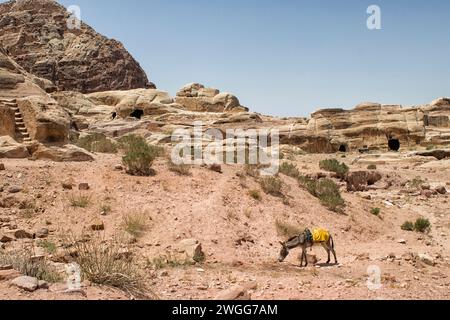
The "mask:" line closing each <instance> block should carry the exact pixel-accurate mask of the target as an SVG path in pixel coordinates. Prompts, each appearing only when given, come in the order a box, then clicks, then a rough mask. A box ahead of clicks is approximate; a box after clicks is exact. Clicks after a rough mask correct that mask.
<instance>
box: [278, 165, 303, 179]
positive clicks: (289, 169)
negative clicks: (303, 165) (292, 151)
mask: <svg viewBox="0 0 450 320" xmlns="http://www.w3.org/2000/svg"><path fill="white" fill-rule="evenodd" d="M279 171H280V173H282V174H284V175H286V176H288V177H292V178H298V177H299V176H300V172H299V171H298V169H297V166H296V165H295V164H292V163H289V162H283V163H282V164H281V165H280V169H279Z"/></svg>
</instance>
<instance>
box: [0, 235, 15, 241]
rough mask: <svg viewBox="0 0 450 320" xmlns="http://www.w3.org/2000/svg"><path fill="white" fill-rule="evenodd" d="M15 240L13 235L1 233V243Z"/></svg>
mask: <svg viewBox="0 0 450 320" xmlns="http://www.w3.org/2000/svg"><path fill="white" fill-rule="evenodd" d="M13 240H14V239H13V238H12V237H11V236H9V235H7V234H3V233H0V242H1V243H8V242H11V241H13Z"/></svg>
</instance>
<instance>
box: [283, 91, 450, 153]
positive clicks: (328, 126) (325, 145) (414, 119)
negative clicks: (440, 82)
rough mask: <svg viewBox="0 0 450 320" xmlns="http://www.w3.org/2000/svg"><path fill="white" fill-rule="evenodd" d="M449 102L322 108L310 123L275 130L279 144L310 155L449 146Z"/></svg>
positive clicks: (444, 99) (442, 100) (293, 124)
mask: <svg viewBox="0 0 450 320" xmlns="http://www.w3.org/2000/svg"><path fill="white" fill-rule="evenodd" d="M449 119H450V103H449V99H446V98H443V99H438V100H436V101H434V102H432V103H431V104H429V105H426V106H417V107H409V108H403V107H402V106H400V105H380V104H376V103H363V104H360V105H358V106H356V108H355V109H352V110H343V109H324V110H319V111H317V112H315V113H314V114H312V117H311V119H310V120H307V121H302V122H299V123H291V124H289V125H283V126H279V127H277V129H279V130H280V139H281V141H282V143H286V144H294V145H299V146H300V147H302V148H303V149H304V150H306V151H309V152H337V151H344V152H345V151H350V150H357V149H358V148H362V147H364V146H369V147H370V148H375V149H389V150H394V151H397V150H399V149H400V148H403V147H405V146H406V147H415V146H426V145H429V144H440V145H445V144H450V120H449Z"/></svg>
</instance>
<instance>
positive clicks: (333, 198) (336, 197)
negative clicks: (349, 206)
mask: <svg viewBox="0 0 450 320" xmlns="http://www.w3.org/2000/svg"><path fill="white" fill-rule="evenodd" d="M298 182H299V184H300V185H301V186H302V187H304V188H305V189H306V190H308V192H309V193H310V194H311V195H313V196H314V197H316V198H318V199H319V200H320V202H321V203H322V205H323V206H325V207H327V208H328V209H330V210H332V211H335V212H342V209H343V207H344V206H345V201H344V199H343V198H342V196H341V192H340V191H339V186H338V185H337V184H336V183H335V182H334V181H333V180H330V179H321V180H315V179H311V178H308V177H305V176H300V177H299V178H298Z"/></svg>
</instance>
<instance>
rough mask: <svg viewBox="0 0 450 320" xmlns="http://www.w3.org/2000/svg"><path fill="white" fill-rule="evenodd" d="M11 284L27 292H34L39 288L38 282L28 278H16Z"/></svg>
mask: <svg viewBox="0 0 450 320" xmlns="http://www.w3.org/2000/svg"><path fill="white" fill-rule="evenodd" d="M11 284H12V285H14V286H16V287H18V288H20V289H22V290H25V291H28V292H33V291H36V290H37V289H38V288H39V280H38V279H36V278H33V277H28V276H20V277H17V278H15V279H13V280H12V281H11Z"/></svg>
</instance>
